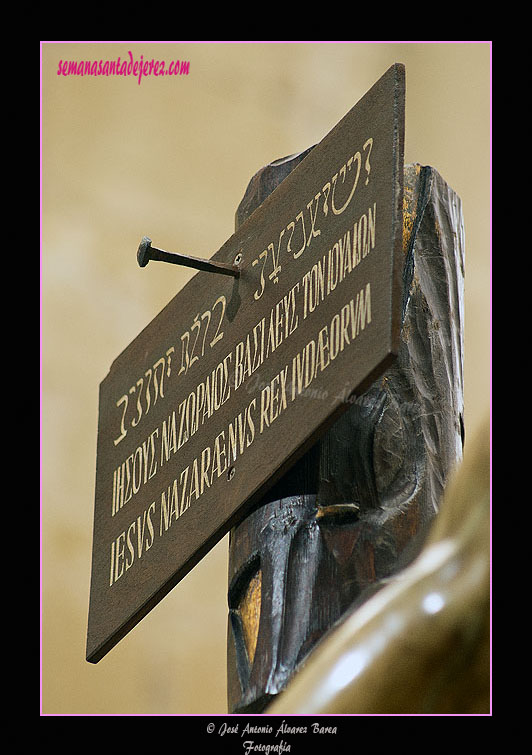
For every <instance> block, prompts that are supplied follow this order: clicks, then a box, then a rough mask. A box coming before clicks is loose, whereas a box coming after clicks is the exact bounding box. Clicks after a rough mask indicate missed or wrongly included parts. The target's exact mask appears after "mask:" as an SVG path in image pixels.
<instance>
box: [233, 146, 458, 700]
mask: <svg viewBox="0 0 532 755" xmlns="http://www.w3.org/2000/svg"><path fill="white" fill-rule="evenodd" d="M298 159H299V158H298V156H294V157H292V158H287V159H285V160H284V161H277V162H276V163H273V164H272V165H270V166H267V167H266V168H265V169H264V170H263V172H259V173H258V174H257V175H256V176H255V177H254V179H253V181H252V182H251V184H250V188H249V189H248V192H247V194H246V197H245V198H244V201H243V205H242V206H241V207H240V208H239V211H238V212H237V223H238V221H239V219H240V218H241V217H242V216H245V215H246V213H248V212H249V209H250V206H251V202H252V193H253V192H254V193H255V196H256V198H257V201H261V198H262V197H263V196H264V195H265V193H266V192H267V190H268V188H269V189H270V190H271V189H272V188H273V187H274V185H275V174H276V170H277V166H278V165H282V171H280V172H279V179H280V180H282V179H283V178H284V173H285V172H286V169H287V168H288V167H289V165H290V164H292V165H294V164H297V161H298ZM402 252H403V255H402V260H403V264H402V298H401V339H400V342H401V345H400V348H399V355H398V359H397V361H396V362H395V363H394V364H393V365H392V366H391V367H390V368H389V369H388V370H387V371H386V372H385V374H384V375H383V376H382V377H380V378H379V379H378V380H377V381H375V382H374V383H373V384H372V385H371V386H370V387H369V388H368V389H367V390H366V391H365V392H364V393H363V394H362V395H359V396H358V397H356V398H350V399H349V403H350V407H349V409H348V411H347V412H346V413H344V414H343V415H342V417H341V418H340V419H339V420H338V421H337V422H336V423H335V424H334V425H333V426H332V427H331V428H330V430H329V431H328V432H327V433H326V434H325V435H324V436H323V437H322V438H321V440H320V441H318V442H317V443H316V444H315V446H314V447H313V448H312V449H310V450H309V452H308V453H307V454H306V456H304V457H303V458H302V459H301V460H300V461H299V462H298V463H297V464H296V465H295V466H294V467H292V469H291V470H290V472H289V473H288V474H287V475H286V476H285V477H284V478H283V479H282V480H280V481H279V482H278V483H277V485H276V486H275V488H274V489H273V490H270V491H269V492H268V494H267V495H266V496H265V497H264V499H263V501H262V502H261V504H260V505H259V506H258V507H257V509H256V510H255V511H254V512H253V513H251V514H250V515H249V516H248V517H247V518H246V519H245V521H243V522H242V523H241V524H240V525H239V526H238V527H236V528H235V529H234V530H232V532H231V541H230V552H229V557H230V558H229V609H230V610H229V627H228V705H229V710H230V711H231V712H242V711H247V712H260V711H262V710H264V709H265V707H266V706H267V705H268V704H269V703H270V702H271V700H272V699H273V698H275V697H276V695H278V694H279V693H280V692H281V691H282V690H283V689H284V688H285V686H286V684H287V683H288V682H289V681H290V679H291V678H292V676H293V674H294V672H295V671H296V669H298V668H300V667H301V666H302V665H304V664H305V660H306V658H307V657H309V654H310V651H311V650H312V649H313V648H314V647H315V645H316V644H317V643H318V641H319V640H320V639H321V638H322V637H323V636H324V635H326V634H327V632H328V631H329V630H331V628H332V627H333V626H334V625H335V623H336V622H337V621H340V620H341V617H342V616H343V615H344V614H345V612H346V611H348V610H349V611H351V612H352V611H353V610H356V607H357V606H360V605H361V604H362V603H364V602H365V601H366V600H367V599H368V598H369V597H370V596H371V595H372V594H373V593H374V592H375V590H377V589H380V588H381V587H382V585H383V584H384V583H385V581H386V579H387V578H390V577H391V576H392V575H393V574H395V573H397V572H398V571H400V570H401V569H402V568H404V567H405V565H407V564H408V563H410V562H411V561H412V559H413V558H414V557H415V556H416V554H417V552H418V549H419V548H420V547H421V545H422V543H423V538H424V536H425V533H426V531H427V528H428V526H429V524H430V523H431V521H432V519H433V517H434V516H435V514H436V512H437V511H438V507H439V504H440V500H441V497H442V494H443V491H444V489H445V484H446V481H447V480H448V478H449V475H450V474H451V472H452V470H453V468H454V467H455V466H456V465H457V463H458V462H459V461H460V459H461V454H462V443H463V387H462V332H463V275H464V267H463V265H464V258H463V255H464V245H463V221H462V214H461V203H460V199H459V198H458V196H457V195H456V194H455V192H453V190H452V189H451V188H450V187H449V186H448V185H447V184H446V183H445V181H444V180H443V179H442V177H441V176H440V175H439V174H438V173H437V172H436V171H435V170H434V169H432V168H430V167H422V166H420V165H410V166H407V167H406V168H405V174H404V203H403V250H402ZM346 396H347V394H346ZM250 582H254V584H255V585H257V584H258V583H259V582H260V590H259V589H257V588H255V589H254V590H253V591H249V590H248V585H249V583H250ZM250 633H252V634H253V637H254V644H253V653H252V654H250V652H249V643H248V644H246V642H245V641H244V637H245V636H247V635H249V634H250ZM275 710H276V711H278V710H279V707H277V708H276V709H275Z"/></svg>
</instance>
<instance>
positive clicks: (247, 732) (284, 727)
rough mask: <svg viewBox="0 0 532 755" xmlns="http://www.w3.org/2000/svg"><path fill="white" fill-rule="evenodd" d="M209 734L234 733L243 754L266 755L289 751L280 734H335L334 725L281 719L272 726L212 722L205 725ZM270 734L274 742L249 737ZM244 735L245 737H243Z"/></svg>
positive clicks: (227, 734)
mask: <svg viewBox="0 0 532 755" xmlns="http://www.w3.org/2000/svg"><path fill="white" fill-rule="evenodd" d="M207 731H208V733H209V734H212V733H214V732H216V734H217V735H218V736H219V737H223V736H231V735H233V736H234V735H236V736H239V737H240V738H241V740H242V748H243V752H244V753H245V755H251V753H254V752H261V753H266V755H273V753H284V752H290V751H291V745H290V743H289V742H287V741H285V740H284V739H279V737H282V736H298V735H309V734H310V735H313V734H317V735H320V734H321V735H327V734H329V735H330V734H333V735H334V734H337V727H336V726H324V725H323V724H321V723H318V722H313V723H310V724H305V725H304V726H291V725H290V724H287V723H286V721H285V720H284V719H283V721H282V723H281V724H280V725H279V726H272V725H271V724H251V723H246V725H245V726H243V727H241V726H240V724H239V723H236V724H227V723H225V722H224V723H222V724H221V725H220V726H219V727H218V728H216V727H215V725H214V724H213V723H210V724H209V725H208V726H207ZM264 735H267V736H271V737H274V738H275V739H277V740H278V741H277V742H276V743H275V744H271V743H264V742H260V741H257V740H254V739H250V737H252V736H259V737H260V736H264ZM244 737H245V738H244Z"/></svg>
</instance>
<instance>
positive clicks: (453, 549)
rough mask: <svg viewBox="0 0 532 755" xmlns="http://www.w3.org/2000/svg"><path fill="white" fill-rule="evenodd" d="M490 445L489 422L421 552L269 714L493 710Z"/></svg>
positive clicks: (328, 642) (345, 623) (329, 638)
mask: <svg viewBox="0 0 532 755" xmlns="http://www.w3.org/2000/svg"><path fill="white" fill-rule="evenodd" d="M489 449H490V436H489V422H486V423H485V424H484V426H483V428H482V431H481V432H480V433H479V434H478V435H477V437H476V438H475V439H474V440H472V441H470V442H469V443H466V446H465V453H464V461H463V463H462V465H461V466H460V468H459V469H458V470H457V473H456V474H455V475H454V476H453V478H452V480H451V482H450V484H449V486H448V487H447V490H446V492H445V495H444V499H443V503H442V506H441V509H440V512H439V514H438V516H437V517H436V519H435V521H434V524H433V527H432V529H431V532H430V534H429V537H428V539H427V541H426V543H425V547H424V549H423V551H422V552H421V554H420V555H419V557H418V558H417V559H416V560H415V561H414V562H413V563H412V564H411V565H410V566H409V567H407V568H406V569H405V570H404V571H403V572H401V573H399V574H397V575H396V576H394V577H392V578H391V579H389V580H388V581H387V582H386V583H385V584H384V586H383V587H382V588H381V589H380V590H379V591H378V592H377V593H376V594H375V595H374V596H373V597H372V598H371V599H370V600H368V601H367V602H366V603H364V605H362V606H361V607H360V608H358V609H356V610H354V611H353V612H350V613H349V614H348V615H347V616H346V617H345V618H343V619H342V620H341V621H340V622H339V623H338V624H337V626H336V627H335V628H333V629H332V630H331V631H330V632H329V633H328V634H327V635H326V636H325V637H324V638H323V640H322V641H321V643H320V644H319V645H318V646H317V647H316V649H315V651H314V652H313V653H312V655H311V656H310V657H309V659H308V661H307V663H306V664H305V666H304V667H302V668H301V670H300V671H299V673H298V674H296V676H295V677H294V678H293V680H292V682H291V683H290V684H289V685H288V687H287V688H286V690H285V691H284V692H283V693H282V694H281V695H280V696H279V697H278V698H277V699H276V700H275V702H274V703H273V704H272V705H271V706H270V707H269V708H267V710H266V711H265V712H266V713H268V714H283V715H284V714H308V713H359V714H360V713H362V714H364V713H366V714H368V713H380V714H386V713H399V714H401V713H403V714H407V713H421V714H423V713H429V714H430V713H432V714H434V713H444V714H445V713H447V714H449V713H450V714H481V713H489V712H490V450H489Z"/></svg>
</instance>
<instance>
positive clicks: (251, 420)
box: [87, 65, 405, 662]
mask: <svg viewBox="0 0 532 755" xmlns="http://www.w3.org/2000/svg"><path fill="white" fill-rule="evenodd" d="M404 95H405V89H404V69H403V67H402V66H400V65H395V66H393V67H392V68H391V69H389V71H388V72H387V73H386V74H385V75H384V76H383V77H382V78H381V79H380V80H379V81H378V82H377V83H376V84H375V86H374V87H373V88H372V89H371V90H370V91H369V92H368V93H367V94H366V95H365V96H364V97H363V98H362V100H361V101H360V102H359V103H357V105H356V106H355V107H354V108H353V109H352V110H351V111H350V112H349V113H348V114H347V115H346V116H345V117H344V118H343V119H342V120H341V121H340V122H339V123H338V124H337V126H336V127H335V128H334V129H333V130H332V131H331V132H330V134H328V135H327V136H326V137H325V138H324V139H323V140H322V141H321V142H320V143H319V145H317V146H316V147H315V148H314V149H312V150H310V151H308V154H307V155H306V156H305V157H304V159H302V160H301V161H300V162H299V164H298V165H297V167H296V169H294V170H291V171H290V172H289V173H288V175H287V176H286V179H285V180H284V181H283V182H282V184H280V185H279V186H278V187H277V189H276V190H275V191H273V192H271V193H268V196H267V197H266V198H265V199H264V201H262V202H261V204H260V207H258V208H257V209H255V211H254V212H253V213H252V214H248V217H247V218H246V219H245V220H244V222H242V224H241V225H239V228H238V230H237V231H236V232H235V234H234V235H233V236H232V237H231V238H230V239H229V240H228V241H227V242H226V243H225V244H224V245H223V246H222V247H221V249H220V250H219V251H218V252H217V253H216V254H215V255H214V256H213V260H214V262H220V263H223V264H224V265H230V266H233V265H238V266H239V268H240V276H239V277H238V278H232V277H229V276H222V275H210V274H208V273H198V274H196V275H195V276H194V278H192V280H191V281H190V282H189V283H188V284H187V285H186V286H185V287H184V288H183V289H182V290H181V291H180V292H179V293H178V294H177V295H176V297H175V298H174V299H173V300H172V301H171V302H170V303H169V304H168V305H167V306H166V307H165V308H164V309H163V310H162V311H161V313H160V314H159V315H158V316H157V317H156V318H155V319H154V320H153V321H152V322H151V323H150V324H149V325H148V326H147V327H146V328H145V329H144V330H143V331H142V332H141V333H140V334H139V335H138V336H137V338H135V340H134V341H133V342H132V343H131V344H130V345H129V346H128V347H127V348H126V349H125V350H124V352H122V354H120V356H119V357H118V358H117V359H116V360H115V361H114V363H113V365H112V366H111V369H110V371H109V374H108V375H107V377H106V378H105V379H104V380H103V381H102V383H101V385H100V401H99V424H98V449H97V469H96V493H95V513H94V531H93V561H92V574H91V594H90V605H89V622H88V636H87V659H88V660H89V661H91V662H97V661H99V660H100V659H101V658H102V657H103V656H104V655H105V654H106V653H107V652H108V651H109V650H110V649H111V648H112V647H113V646H114V645H115V644H116V642H118V641H119V640H120V639H121V638H122V637H123V636H124V635H125V634H126V633H127V632H129V631H130V630H131V629H132V627H133V626H135V624H136V623H137V622H138V621H139V620H140V619H141V618H142V617H143V616H145V615H146V614H147V613H148V612H149V611H150V610H151V609H152V608H153V607H154V606H155V605H156V604H157V602H158V601H160V600H161V599H162V598H163V597H164V595H166V594H167V592H168V591H169V590H170V589H172V587H174V586H175V585H176V584H177V583H178V582H179V580H180V579H181V578H182V577H183V576H185V574H186V573H188V572H189V571H190V569H191V568H193V566H194V565H195V564H196V563H197V562H198V561H199V560H200V559H201V558H202V557H203V556H204V555H205V554H206V553H207V552H208V551H209V550H210V548H212V547H213V546H214V545H215V544H216V543H217V542H218V541H219V540H220V539H221V537H223V536H224V535H225V534H226V533H227V532H228V531H229V530H230V529H231V527H233V526H235V525H236V524H238V522H239V521H241V520H242V519H243V517H244V516H245V515H246V513H248V512H249V511H251V510H252V509H253V508H254V506H255V505H256V504H257V502H259V501H260V500H262V498H263V496H264V494H265V491H266V490H268V489H270V488H272V486H274V485H275V483H276V482H277V480H279V479H281V478H282V476H283V475H284V474H285V473H286V472H287V470H288V469H289V468H290V467H291V465H292V464H294V462H295V461H297V459H298V458H300V457H301V456H302V455H303V453H304V452H305V451H306V450H308V449H309V448H310V447H311V446H312V445H313V444H314V443H315V441H316V439H317V438H318V437H319V436H320V435H321V434H322V433H323V432H325V431H326V429H327V427H329V426H330V424H331V423H332V422H333V421H334V420H335V419H336V418H337V417H338V416H339V415H341V414H342V413H343V412H345V411H346V409H347V408H348V404H347V403H346V401H345V400H344V393H345V392H347V395H350V394H351V393H352V392H353V391H358V392H360V391H362V390H363V389H364V388H366V387H367V386H369V385H371V384H372V383H373V381H374V380H375V378H376V376H378V375H380V374H382V372H383V370H385V369H386V368H387V367H389V365H390V364H391V363H392V362H393V360H394V359H395V357H396V354H397V351H398V347H399V328H400V273H401V267H402V263H401V241H402V193H403V192H402V184H403V141H404ZM285 167H286V166H285ZM282 169H283V168H282V167H281V170H282ZM357 234H358V235H357ZM372 234H374V236H372ZM359 237H360V239H361V244H362V245H363V247H364V248H363V249H362V250H360V253H358V251H357V249H358V247H357V249H355V241H354V240H355V238H357V239H358V238H359ZM348 248H349V250H350V252H349V255H347V251H346V250H347V249H348ZM340 249H343V254H344V257H343V258H341V257H340V256H339V255H340V254H341V252H340ZM341 259H343V260H344V262H342V263H341V264H342V265H343V266H342V268H341V270H340V268H339V266H338V263H339V262H340V260H341ZM348 262H349V265H348ZM319 266H321V273H323V278H322V279H321V281H322V283H323V286H322V283H321V282H320V279H319V275H320V268H319ZM313 271H314V272H313ZM311 274H312V275H313V277H311ZM307 277H308V281H310V282H311V285H310V286H309V288H308V291H307V290H306V288H305V286H306V284H305V280H307ZM314 282H316V283H317V288H314ZM311 293H312V294H316V299H315V300H314V299H312V298H310V296H311ZM370 294H371V297H370ZM306 296H307V298H305V297H306ZM359 304H360V306H359ZM370 304H371V308H370ZM313 305H314V306H313ZM342 312H343V315H342V317H343V319H342V320H340V315H341V313H342ZM350 318H351V319H350ZM340 327H342V331H341V334H340V330H339V328H340ZM222 333H223V337H222V338H220V337H219V336H220V334H222ZM320 334H321V335H320ZM349 334H350V335H349ZM340 335H341V338H340ZM262 339H264V341H263V340H262ZM263 343H264V344H265V346H266V348H265V349H263ZM240 345H242V350H241V351H239V349H240ZM248 346H249V349H250V363H249V364H250V369H249V371H248V372H247V373H246V370H245V365H246V362H245V357H246V353H247V351H246V350H247V347H248ZM184 347H186V349H185V348H184ZM340 347H341V348H340ZM309 355H319V359H318V358H316V359H315V360H314V361H312V362H310V361H309V362H306V361H305V359H306V357H308V356H309ZM307 364H309V365H310V369H309V370H307V371H306V370H305V367H306V365H307ZM306 378H308V381H307V380H306ZM213 385H216V386H217V388H216V392H214V391H213ZM292 386H293V390H292ZM207 397H209V398H210V402H211V403H210V405H208V403H207ZM316 397H317V398H316ZM183 407H185V408H186V410H187V413H186V414H184V413H183V412H182V408H183ZM198 407H201V410H200V413H196V410H197V409H198ZM184 417H186V418H187V420H186V421H184V422H182V419H183V418H184ZM174 423H175V424H174ZM174 427H175V435H173V434H172V432H173V428H174ZM298 492H301V490H299V491H298ZM256 592H257V591H256V590H255V591H251V593H250V594H256ZM248 636H250V637H251V636H252V634H251V635H249V633H248ZM248 645H249V642H248ZM251 646H252V645H249V647H251Z"/></svg>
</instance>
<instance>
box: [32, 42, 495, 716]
mask: <svg viewBox="0 0 532 755" xmlns="http://www.w3.org/2000/svg"><path fill="white" fill-rule="evenodd" d="M41 50H42V54H41V59H42V248H41V265H42V276H41V280H42V283H41V286H42V317H41V326H42V441H41V442H42V451H41V454H42V462H41V464H42V475H41V477H42V496H41V512H42V514H41V519H42V632H41V634H42V712H43V713H44V714H76V713H77V714H105V713H114V714H127V713H130V714H154V713H160V714H161V713H163V714H171V713H176V714H197V713H211V714H216V713H219V714H223V713H225V712H226V700H225V682H226V670H225V652H226V647H225V646H226V615H227V614H226V610H227V604H226V587H227V547H228V542H227V538H225V539H224V540H222V541H221V542H220V543H219V545H218V546H216V547H215V548H214V550H212V551H211V552H210V554H209V555H208V556H207V557H206V558H205V559H204V560H203V561H202V562H201V563H200V564H199V565H198V566H197V567H196V568H195V569H194V570H193V571H192V572H191V573H190V574H189V575H188V576H187V577H186V578H185V579H184V580H183V581H182V582H181V583H180V584H179V585H178V586H177V587H176V588H175V589H174V590H173V591H172V592H171V593H170V594H169V595H168V596H167V597H166V598H165V599H164V600H163V601H162V602H161V603H160V604H159V605H158V606H157V608H156V609H155V610H154V611H152V612H151V613H150V614H149V615H148V616H147V617H146V618H145V619H144V620H143V621H142V622H141V623H140V624H139V625H138V626H137V627H136V628H135V629H134V630H133V632H132V633H130V634H129V635H128V636H127V637H126V638H125V639H124V640H122V641H121V642H120V643H119V644H118V645H117V646H116V647H115V648H114V649H113V650H112V651H111V652H110V653H109V654H108V655H107V656H106V657H105V658H104V659H103V660H102V661H100V663H98V664H97V665H92V664H89V663H87V662H86V661H85V637H86V623H87V609H88V595H89V583H90V566H91V546H92V543H91V540H92V516H93V495H94V480H95V468H96V432H97V416H98V386H99V383H100V381H101V380H102V379H103V378H104V377H105V375H106V373H107V371H108V369H109V367H110V365H111V362H112V361H113V359H114V358H115V357H116V356H117V355H118V354H119V353H120V352H121V351H122V350H123V349H124V348H125V347H126V346H127V345H128V344H129V343H130V341H131V340H132V339H133V338H134V337H135V336H136V335H137V333H138V332H139V331H140V330H141V329H142V328H144V327H145V326H146V325H147V324H148V323H149V322H150V320H151V319H152V318H153V317H154V316H155V315H156V314H157V313H158V312H159V311H160V310H161V309H162V308H163V307H164V306H165V305H166V303H167V302H168V301H169V300H170V299H171V298H172V297H173V296H174V295H175V293H176V292H177V291H179V289H180V288H181V287H182V286H183V285H184V283H185V282H186V281H187V280H189V279H190V277H191V275H192V272H191V271H190V272H189V271H187V270H185V269H180V268H178V267H175V268H170V266H168V265H162V264H158V263H157V264H153V265H150V266H149V267H148V268H146V269H140V268H139V267H138V266H137V263H136V256H135V255H136V249H137V246H138V243H139V241H140V238H141V237H142V236H143V235H148V236H150V237H151V238H152V239H153V243H154V245H159V246H161V247H162V248H164V249H169V250H175V251H184V252H187V253H190V254H193V255H197V256H206V257H210V256H211V255H212V254H213V253H214V252H215V251H216V250H217V249H218V248H219V247H220V246H221V245H222V243H223V242H224V241H225V240H226V239H227V238H228V237H229V236H230V235H231V233H232V232H233V230H234V228H233V220H234V212H235V209H236V207H237V205H238V203H239V201H240V199H241V198H242V195H243V193H244V191H245V188H246V186H247V183H248V180H249V179H250V177H251V176H252V174H253V173H254V172H255V171H256V170H258V169H259V168H260V167H262V166H263V165H264V164H266V163H268V162H270V161H271V160H273V159H276V158H279V157H282V156H285V155H288V154H291V153H294V152H298V151H300V150H302V149H305V148H306V147H308V146H310V145H311V144H314V143H316V142H318V141H319V140H320V139H321V138H322V137H323V136H325V134H326V133H328V131H330V129H331V128H332V127H333V126H334V125H335V124H336V123H337V122H338V121H339V120H340V118H341V117H343V115H345V113H346V112H347V111H348V110H349V109H350V108H351V107H352V106H353V105H354V104H355V103H356V102H357V101H358V99H360V97H361V96H362V95H363V94H364V93H365V92H366V91H367V90H368V89H369V88H370V87H371V85H372V84H373V83H374V82H375V81H376V80H377V79H378V78H379V77H380V76H381V75H382V74H383V73H384V71H385V70H386V69H387V68H388V67H389V66H390V65H391V64H392V63H394V62H401V63H404V64H405V65H406V75H407V98H406V145H405V161H406V162H414V161H416V162H420V163H422V164H426V165H432V166H433V167H435V168H436V169H437V170H438V171H439V172H440V173H441V174H442V176H443V177H444V178H445V179H446V180H447V182H448V183H449V184H450V185H451V186H452V187H453V188H454V189H455V191H456V192H457V193H458V194H459V195H460V197H461V198H462V202H463V208H464V216H465V230H466V322H465V409H466V431H467V433H468V434H469V433H471V434H473V433H474V431H475V428H476V427H477V426H478V425H479V424H480V423H481V422H482V420H483V419H484V417H485V416H486V413H487V412H488V410H489V401H490V239H491V236H490V155H491V146H490V84H491V79H490V76H491V73H490V67H491V63H490V56H491V45H490V43H469V42H467V43H453V44H448V43H387V42H384V43H358V42H349V43H337V42H334V43H326V44H324V43H251V44H241V43H237V44H229V43H190V42H188V43H180V42H175V43H166V42H165V43H160V44H156V43H144V42H135V43H132V42H123V43H122V42H121V43H108V42H106V43H100V44H95V43H55V42H53V43H43V44H42V45H41ZM128 51H131V52H132V55H133V58H134V59H135V60H140V59H141V56H143V59H144V60H147V59H148V60H149V59H151V58H154V59H156V60H165V61H167V62H168V61H170V60H175V59H179V60H185V61H189V62H190V68H189V73H188V75H182V76H176V77H164V78H160V77H158V78H156V77H154V76H151V77H148V78H144V79H142V81H141V83H140V84H139V83H138V80H137V79H135V78H134V77H133V76H130V77H108V78H106V77H89V76H84V77H79V76H68V77H64V76H61V75H59V76H58V75H57V71H58V67H59V62H60V61H61V60H76V61H78V60H104V61H105V60H112V59H116V58H117V57H118V56H120V57H121V59H122V60H124V59H126V60H129V55H128Z"/></svg>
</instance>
